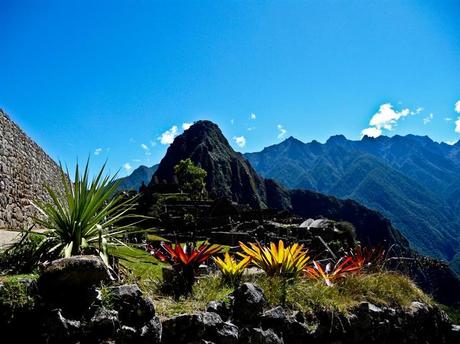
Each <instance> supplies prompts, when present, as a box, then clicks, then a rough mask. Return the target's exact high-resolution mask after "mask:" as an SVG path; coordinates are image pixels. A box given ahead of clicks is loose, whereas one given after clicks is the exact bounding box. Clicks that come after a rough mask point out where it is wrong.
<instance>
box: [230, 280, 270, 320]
mask: <svg viewBox="0 0 460 344" xmlns="http://www.w3.org/2000/svg"><path fill="white" fill-rule="evenodd" d="M233 297H234V300H233V318H234V319H235V320H236V321H238V322H239V323H244V324H257V323H259V322H260V317H261V316H262V312H263V309H264V307H265V305H266V303H267V302H266V300H265V296H264V293H263V290H262V289H261V288H260V287H259V286H257V285H254V284H252V283H244V284H242V285H240V286H239V287H238V289H236V290H235V291H234V293H233Z"/></svg>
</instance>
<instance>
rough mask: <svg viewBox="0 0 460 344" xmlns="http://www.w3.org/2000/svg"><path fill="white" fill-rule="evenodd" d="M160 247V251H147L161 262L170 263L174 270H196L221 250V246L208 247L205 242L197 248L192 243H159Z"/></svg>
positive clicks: (149, 248)
mask: <svg viewBox="0 0 460 344" xmlns="http://www.w3.org/2000/svg"><path fill="white" fill-rule="evenodd" d="M160 245H161V248H162V249H154V248H152V247H151V246H149V247H147V250H148V251H149V252H150V254H152V255H154V256H155V257H156V258H158V259H159V260H161V261H162V262H167V263H170V264H171V265H172V266H174V267H176V268H185V267H189V268H193V269H195V268H198V267H199V266H200V264H202V263H204V262H205V261H207V260H208V259H209V258H210V257H211V256H212V255H214V254H216V253H218V252H219V251H220V250H221V246H219V245H210V244H208V243H207V242H203V243H202V244H201V245H200V246H198V247H196V246H195V244H192V243H187V244H185V245H181V244H179V243H176V244H173V245H169V244H167V243H165V242H161V244H160Z"/></svg>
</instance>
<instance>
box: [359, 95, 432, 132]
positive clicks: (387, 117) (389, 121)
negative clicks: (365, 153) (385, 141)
mask: <svg viewBox="0 0 460 344" xmlns="http://www.w3.org/2000/svg"><path fill="white" fill-rule="evenodd" d="M422 111H423V108H421V107H418V108H417V109H416V110H415V111H410V110H409V109H407V108H406V109H402V110H401V111H396V110H395V109H394V108H393V105H391V104H390V103H385V104H382V105H380V107H379V111H377V112H376V113H375V114H374V115H373V116H372V118H371V120H370V121H369V126H370V127H369V128H367V129H364V130H362V131H361V134H362V135H363V136H369V137H379V136H380V135H382V132H383V129H385V130H393V129H394V127H396V126H397V125H398V121H399V120H400V119H401V118H403V117H406V116H408V115H410V114H413V115H415V114H418V113H420V112H422Z"/></svg>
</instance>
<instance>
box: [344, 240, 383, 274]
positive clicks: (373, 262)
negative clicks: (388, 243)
mask: <svg viewBox="0 0 460 344" xmlns="http://www.w3.org/2000/svg"><path fill="white" fill-rule="evenodd" d="M349 257H351V258H352V259H353V261H354V263H355V264H356V265H357V266H359V267H360V269H371V270H378V269H380V268H381V267H382V265H383V263H384V261H385V250H384V249H383V248H382V247H373V248H368V247H364V248H362V247H361V246H356V247H355V249H354V250H353V251H351V253H350V255H349Z"/></svg>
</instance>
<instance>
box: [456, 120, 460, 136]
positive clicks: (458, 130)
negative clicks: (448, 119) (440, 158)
mask: <svg viewBox="0 0 460 344" xmlns="http://www.w3.org/2000/svg"><path fill="white" fill-rule="evenodd" d="M455 132H456V133H459V134H460V117H458V118H457V120H456V121H455Z"/></svg>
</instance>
